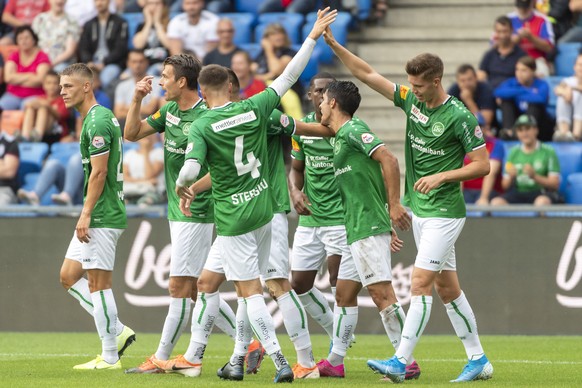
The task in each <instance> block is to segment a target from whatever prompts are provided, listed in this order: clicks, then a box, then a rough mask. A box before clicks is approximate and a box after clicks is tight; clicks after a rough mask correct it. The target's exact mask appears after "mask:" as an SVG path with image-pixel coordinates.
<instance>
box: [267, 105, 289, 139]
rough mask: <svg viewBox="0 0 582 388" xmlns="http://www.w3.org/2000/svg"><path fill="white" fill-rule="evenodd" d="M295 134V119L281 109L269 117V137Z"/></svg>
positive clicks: (274, 111)
mask: <svg viewBox="0 0 582 388" xmlns="http://www.w3.org/2000/svg"><path fill="white" fill-rule="evenodd" d="M293 133H295V120H294V119H293V117H290V116H288V115H286V114H285V113H283V112H281V111H280V110H279V109H275V110H273V112H272V113H271V115H270V116H269V124H268V125H267V136H279V135H287V136H291V135H293Z"/></svg>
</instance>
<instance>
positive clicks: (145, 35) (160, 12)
mask: <svg viewBox="0 0 582 388" xmlns="http://www.w3.org/2000/svg"><path fill="white" fill-rule="evenodd" d="M143 18H144V21H143V23H141V24H140V25H138V26H137V32H136V33H135V35H134V37H133V47H135V48H136V49H142V50H144V53H145V55H146V57H147V58H148V61H149V63H150V67H149V69H148V71H147V73H148V74H151V75H157V76H159V75H160V74H162V62H164V59H166V58H167V57H168V55H169V51H168V48H169V47H170V40H169V38H168V35H167V33H166V31H167V29H168V23H169V22H170V14H169V9H168V6H167V4H166V3H165V1H164V0H146V1H145V6H144V7H143Z"/></svg>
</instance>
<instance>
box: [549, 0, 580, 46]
mask: <svg viewBox="0 0 582 388" xmlns="http://www.w3.org/2000/svg"><path fill="white" fill-rule="evenodd" d="M570 3H571V4H572V5H570ZM576 3H580V4H576ZM580 5H582V2H580V0H572V1H570V0H550V9H549V10H548V13H547V15H548V19H549V20H550V21H551V22H552V27H553V29H554V37H555V39H556V42H558V44H560V43H562V40H561V39H562V37H563V36H564V35H565V34H566V32H567V31H568V30H570V29H571V28H572V27H574V26H573V24H574V20H575V18H574V14H573V13H572V9H571V7H575V8H578V7H580ZM580 11H582V8H580V9H578V10H577V11H576V12H577V13H579V12H580ZM576 23H577V26H579V27H580V28H582V19H580V18H578V19H577V20H576ZM578 41H582V37H580V39H579V40H578Z"/></svg>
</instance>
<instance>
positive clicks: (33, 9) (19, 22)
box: [0, 0, 86, 45]
mask: <svg viewBox="0 0 582 388" xmlns="http://www.w3.org/2000/svg"><path fill="white" fill-rule="evenodd" d="M85 1H86V0H85ZM48 10H49V3H48V0H8V1H7V3H6V7H4V12H2V23H4V24H6V25H7V26H9V27H11V28H13V29H16V27H21V26H26V25H28V26H29V25H31V24H32V21H33V20H34V18H35V17H36V15H38V14H39V13H41V12H46V11H48ZM15 41H16V38H15V37H13V35H12V34H6V35H4V36H3V37H2V39H0V45H5V44H14V42H15Z"/></svg>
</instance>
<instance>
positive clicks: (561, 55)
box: [554, 43, 582, 77]
mask: <svg viewBox="0 0 582 388" xmlns="http://www.w3.org/2000/svg"><path fill="white" fill-rule="evenodd" d="M581 48H582V44H581V43H561V44H559V45H558V49H557V54H556V59H555V60H554V67H555V73H556V74H555V75H557V76H562V77H564V76H570V75H573V74H574V62H576V57H578V53H579V52H580V49H581Z"/></svg>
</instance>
